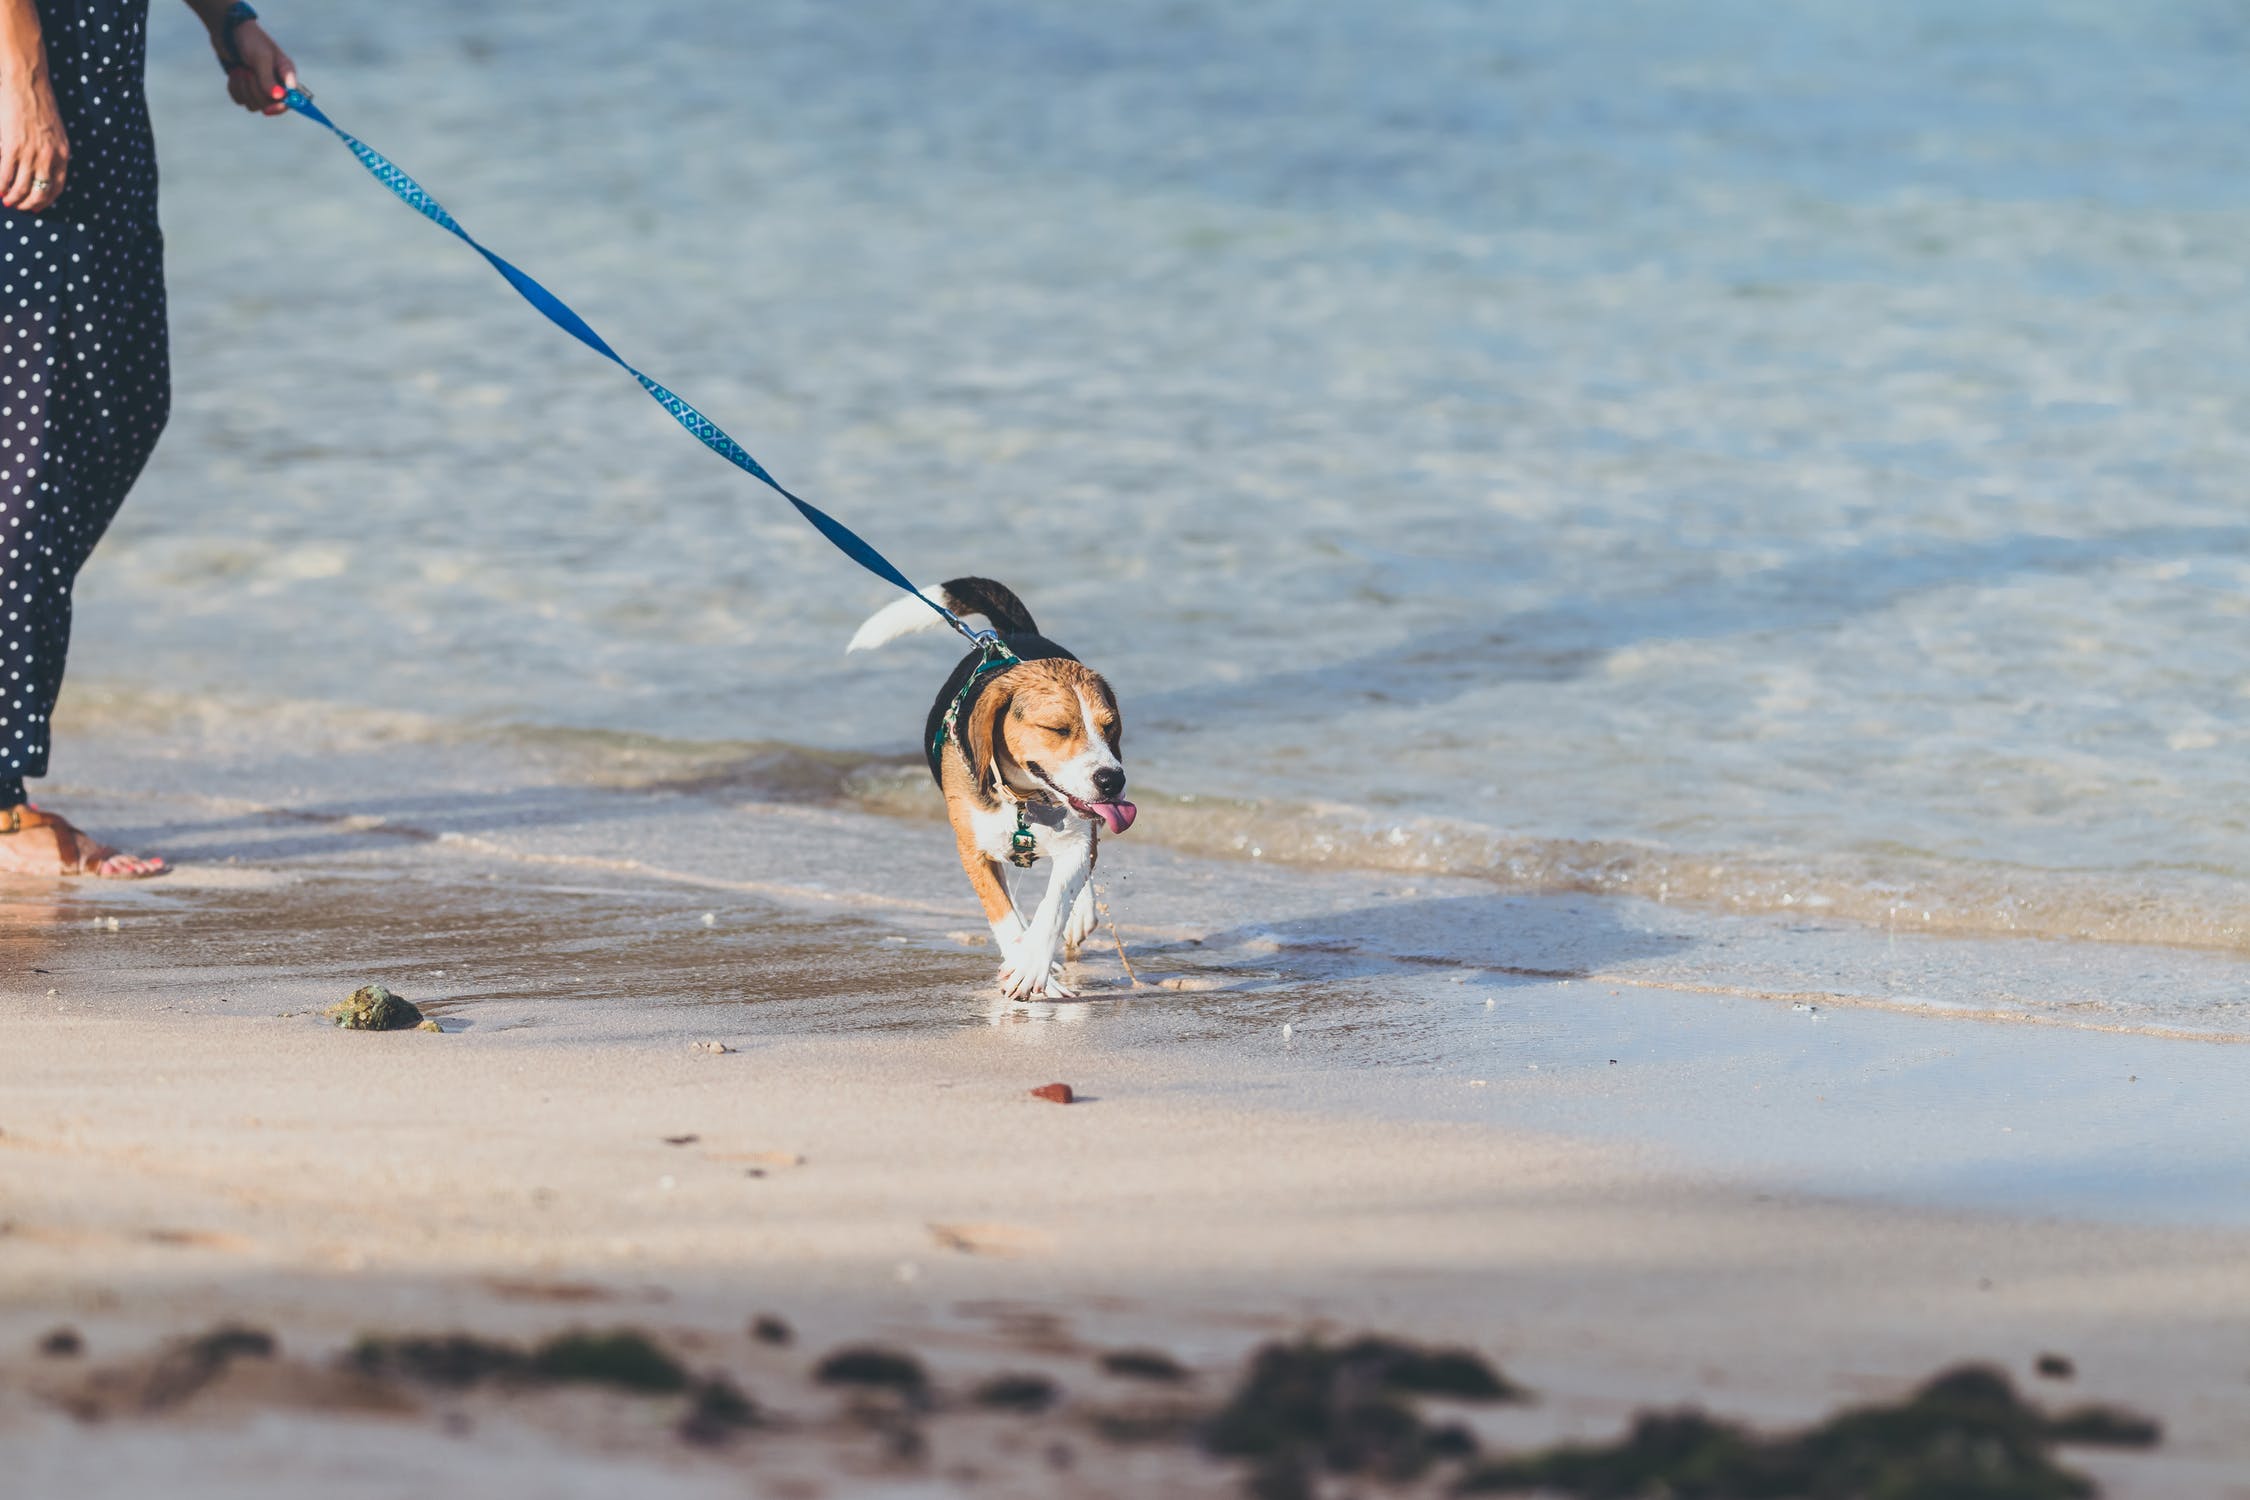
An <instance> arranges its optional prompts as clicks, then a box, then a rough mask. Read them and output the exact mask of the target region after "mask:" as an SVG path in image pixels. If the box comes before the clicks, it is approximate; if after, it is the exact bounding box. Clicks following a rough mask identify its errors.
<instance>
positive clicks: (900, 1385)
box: [813, 1344, 930, 1406]
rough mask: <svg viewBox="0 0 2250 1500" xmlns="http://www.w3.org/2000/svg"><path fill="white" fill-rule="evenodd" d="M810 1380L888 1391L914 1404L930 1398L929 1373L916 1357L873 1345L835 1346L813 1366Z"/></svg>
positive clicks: (923, 1402) (917, 1404)
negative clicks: (833, 1350) (835, 1349)
mask: <svg viewBox="0 0 2250 1500" xmlns="http://www.w3.org/2000/svg"><path fill="white" fill-rule="evenodd" d="M813 1379H815V1380H817V1381H819V1382H820V1383H821V1384H822V1385H844V1386H854V1387H858V1388H860V1389H862V1390H876V1391H889V1392H891V1393H892V1394H894V1395H896V1396H898V1397H900V1398H901V1399H903V1400H905V1401H906V1402H907V1403H909V1404H910V1405H914V1406H921V1405H923V1404H925V1403H926V1402H928V1400H929V1398H930V1377H929V1373H928V1372H927V1371H925V1370H924V1369H923V1368H922V1362H921V1361H920V1360H918V1359H916V1358H915V1357H914V1356H913V1355H911V1354H901V1353H899V1352H898V1351H897V1350H895V1349H884V1348H881V1347H879V1346H877V1345H874V1344H853V1345H849V1346H847V1347H845V1348H842V1349H838V1350H837V1351H836V1352H835V1353H833V1354H831V1355H829V1356H828V1357H827V1358H826V1359H824V1360H822V1361H821V1362H820V1363H819V1364H818V1365H817V1366H815V1367H814V1369H813Z"/></svg>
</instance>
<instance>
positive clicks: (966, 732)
mask: <svg viewBox="0 0 2250 1500" xmlns="http://www.w3.org/2000/svg"><path fill="white" fill-rule="evenodd" d="M1007 676H1008V674H1007V673H1006V672H1003V673H1001V674H1000V675H999V676H998V677H995V678H994V679H993V680H992V681H991V683H989V684H988V685H987V686H986V687H985V690H984V691H983V692H981V693H979V694H977V701H976V702H975V703H974V704H972V705H971V706H970V708H969V722H968V723H967V724H965V725H963V726H962V728H961V754H962V756H963V758H965V759H966V760H967V761H968V763H969V778H970V780H971V781H972V782H973V783H974V785H975V786H976V789H977V790H978V791H979V792H988V791H990V790H991V787H992V756H993V750H994V741H995V739H996V737H997V736H998V735H999V733H1000V717H1001V715H1003V714H1005V713H1006V712H1007V711H1008V707H1009V705H1010V704H1012V703H1014V702H1015V697H1016V694H1015V689H1014V688H1013V687H1011V686H1009V685H1008V684H1007V681H1006V679H1007Z"/></svg>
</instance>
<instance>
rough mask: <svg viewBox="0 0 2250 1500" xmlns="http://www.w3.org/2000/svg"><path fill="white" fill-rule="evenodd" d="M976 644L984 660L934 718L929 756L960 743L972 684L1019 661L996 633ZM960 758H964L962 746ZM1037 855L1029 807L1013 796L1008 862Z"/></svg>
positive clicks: (1025, 861) (1023, 865)
mask: <svg viewBox="0 0 2250 1500" xmlns="http://www.w3.org/2000/svg"><path fill="white" fill-rule="evenodd" d="M978 645H979V646H980V647H982V648H983V651H984V660H983V661H980V662H978V663H977V664H976V665H975V666H974V667H972V668H970V669H969V675H968V678H967V680H966V681H964V682H963V683H962V684H961V691H959V692H958V693H955V694H954V695H953V701H952V702H951V703H950V704H948V705H947V706H946V710H945V717H944V718H943V719H941V720H939V721H938V732H937V738H936V739H934V740H932V741H930V755H931V757H932V758H933V759H935V758H937V757H939V756H941V755H943V754H944V753H945V742H946V741H947V740H951V741H953V742H954V743H955V744H957V745H958V744H960V743H961V730H960V727H959V720H960V718H961V705H962V704H964V703H966V702H968V701H969V694H970V693H972V692H974V691H975V690H976V685H977V684H978V683H979V682H980V681H982V680H983V678H984V676H985V674H986V673H988V672H1000V671H1005V670H1006V669H1007V668H1009V667H1015V666H1021V665H1022V664H1023V658H1022V657H1020V656H1018V655H1016V653H1015V652H1013V651H1010V650H1009V649H1008V648H1007V647H1006V646H1005V645H1003V644H1002V643H1001V640H1000V637H998V636H997V635H991V636H986V637H984V638H983V639H982V640H981V641H979V642H978ZM962 759H963V760H966V759H968V756H967V754H966V752H965V750H964V753H963V755H962ZM1038 858H1039V840H1038V838H1037V837H1036V836H1035V835H1034V834H1033V833H1032V831H1031V814H1030V811H1029V809H1028V807H1027V806H1026V804H1025V803H1024V801H1023V800H1022V799H1021V798H1017V799H1016V829H1015V832H1013V833H1011V834H1009V835H1008V863H1009V864H1012V865H1014V866H1015V867H1016V868H1017V869H1019V870H1028V869H1030V868H1031V866H1032V864H1033V862H1034V861H1036V860H1037V859H1038Z"/></svg>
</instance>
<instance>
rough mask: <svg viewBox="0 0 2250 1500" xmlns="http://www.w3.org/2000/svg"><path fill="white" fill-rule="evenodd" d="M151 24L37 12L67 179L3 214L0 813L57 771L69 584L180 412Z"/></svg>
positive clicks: (77, 5)
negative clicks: (150, 82) (47, 196)
mask: <svg viewBox="0 0 2250 1500" xmlns="http://www.w3.org/2000/svg"><path fill="white" fill-rule="evenodd" d="M147 19H148V0H39V20H40V24H41V27H42V29H43V31H44V34H45V37H46V44H47V69H48V72H49V74H50V75H51V76H52V77H53V79H54V84H55V95H56V100H57V102H58V103H59V104H60V106H61V109H62V115H63V124H64V127H65V129H66V130H67V131H68V133H69V136H70V169H69V173H68V175H67V176H66V177H65V179H64V184H63V193H62V197H61V199H60V201H58V202H57V203H56V204H55V206H54V207H52V208H50V209H48V210H46V211H45V212H43V213H36V214H32V213H23V212H19V211H17V210H13V209H0V805H4V804H5V803H7V802H14V801H20V800H21V799H22V793H21V791H20V789H18V784H19V783H20V780H21V778H23V777H25V776H42V775H45V774H46V770H47V751H48V730H47V723H48V718H49V715H50V714H51V713H52V712H53V709H54V703H55V695H56V694H57V693H58V692H59V691H60V690H61V688H62V675H63V658H64V654H65V653H66V652H67V650H68V649H69V646H70V594H71V585H72V583H73V582H74V581H75V580H76V578H77V576H78V570H79V569H80V568H81V567H83V566H84V565H85V562H86V557H87V554H88V553H90V552H92V551H93V550H94V544H95V543H96V542H97V541H99V540H101V535H102V532H103V531H104V530H106V529H107V528H108V526H109V522H110V518H111V517H112V516H114V515H115V514H116V513H117V507H118V506H119V505H120V504H122V503H123V501H124V499H125V492H126V491H127V490H129V489H131V488H132V485H133V481H134V480H135V479H136V478H138V477H139V475H140V472H141V466H142V465H143V464H145V463H147V461H148V456H149V454H150V452H151V451H152V450H153V449H154V448H155V446H156V439H157V436H158V434H160V433H161V432H162V431H163V430H164V419H165V417H166V415H167V414H168V413H169V411H170V408H171V369H170V360H169V356H168V350H167V342H166V331H165V321H164V240H163V236H162V234H161V233H160V232H159V231H158V229H157V222H156V145H155V141H154V140H153V138H152V137H151V135H150V133H149V123H148V104H147V101H146V98H145V97H144V95H143V93H142V68H143V60H144V57H145V31H146V24H147ZM11 791H13V792H14V795H13V796H11V795H9V794H10V792H11Z"/></svg>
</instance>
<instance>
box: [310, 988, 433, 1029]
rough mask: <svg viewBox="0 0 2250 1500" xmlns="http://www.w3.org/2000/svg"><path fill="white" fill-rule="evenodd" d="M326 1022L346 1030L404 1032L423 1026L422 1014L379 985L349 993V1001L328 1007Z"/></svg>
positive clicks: (411, 1003)
mask: <svg viewBox="0 0 2250 1500" xmlns="http://www.w3.org/2000/svg"><path fill="white" fill-rule="evenodd" d="M326 1014H327V1016H328V1019H329V1020H331V1021H334V1022H335V1023H336V1024H337V1025H338V1026H341V1027H343V1028H344V1029H345V1030H346V1031H406V1030H408V1029H410V1028H412V1027H415V1026H419V1025H421V1024H422V1012H421V1010H420V1009H419V1008H418V1007H416V1006H415V1004H414V1002H413V1001H411V1000H402V999H400V998H399V997H398V996H396V995H394V994H392V993H391V992H390V991H389V990H387V989H385V988H383V986H381V985H379V984H370V985H366V986H364V987H362V988H360V989H356V990H353V991H352V997H351V998H350V999H349V1000H343V1001H339V1002H338V1003H336V1004H334V1005H331V1006H329V1007H328V1010H327V1012H326Z"/></svg>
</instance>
